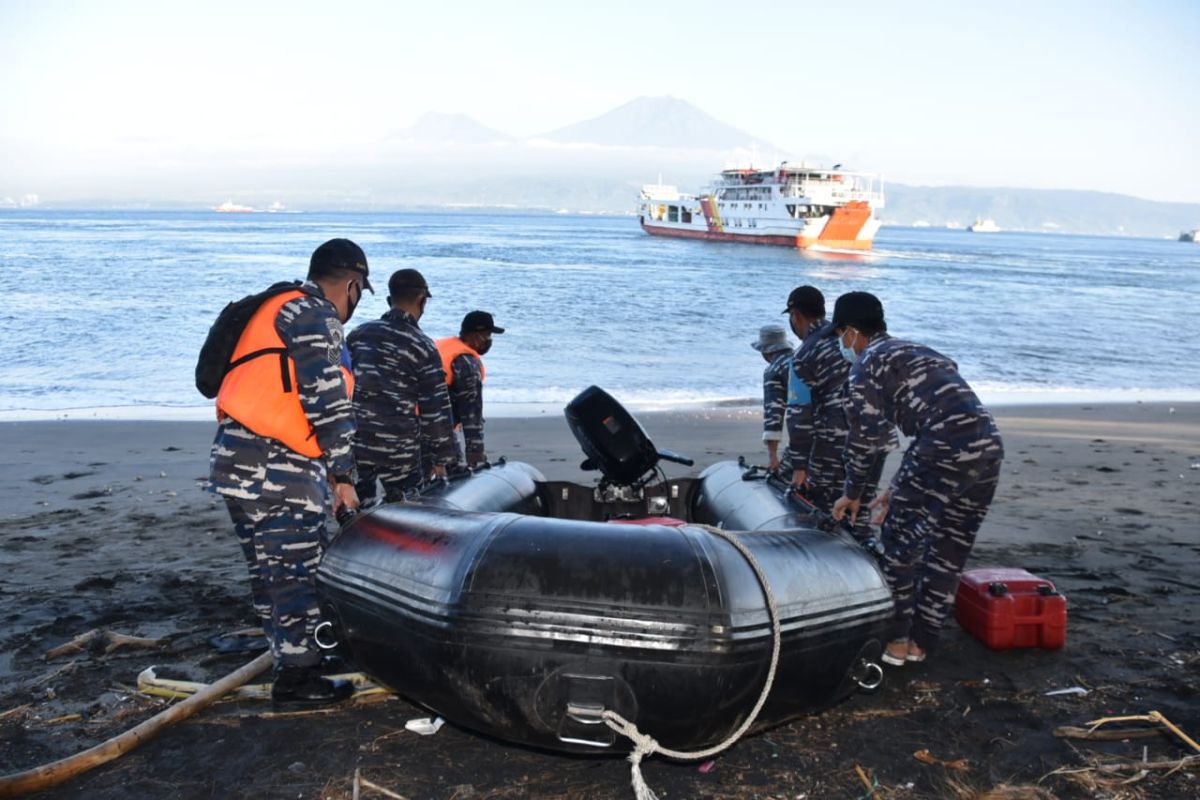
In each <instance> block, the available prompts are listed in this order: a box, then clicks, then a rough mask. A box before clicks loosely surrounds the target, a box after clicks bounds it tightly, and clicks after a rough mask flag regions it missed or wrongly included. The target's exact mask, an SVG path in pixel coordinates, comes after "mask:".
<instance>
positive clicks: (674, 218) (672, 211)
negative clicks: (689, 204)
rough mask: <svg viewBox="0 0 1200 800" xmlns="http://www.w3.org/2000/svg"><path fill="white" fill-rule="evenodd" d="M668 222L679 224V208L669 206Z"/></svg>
mask: <svg viewBox="0 0 1200 800" xmlns="http://www.w3.org/2000/svg"><path fill="white" fill-rule="evenodd" d="M667 222H679V206H667Z"/></svg>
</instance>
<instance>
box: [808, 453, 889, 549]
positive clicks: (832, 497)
mask: <svg viewBox="0 0 1200 800" xmlns="http://www.w3.org/2000/svg"><path fill="white" fill-rule="evenodd" d="M843 452H844V451H843V443H842V442H834V441H828V440H826V439H817V440H816V441H814V442H813V448H812V452H811V453H810V454H809V456H808V473H807V477H806V478H805V484H804V496H805V497H806V498H807V499H808V501H809V502H810V503H812V504H813V505H814V506H816V507H817V508H819V509H820V510H822V511H824V512H825V513H826V514H828V513H829V512H831V511H832V510H833V504H834V502H835V501H836V500H837V499H838V498H839V497H841V496H842V491H843V490H844V488H845V484H846V463H845V461H844V460H843ZM886 459H887V452H886V451H885V452H881V453H879V454H878V455H877V456H876V461H875V465H874V467H872V469H871V473H870V475H869V476H868V479H867V485H866V487H865V488H864V489H863V493H862V495H861V497H860V498H859V499H860V500H861V501H862V510H861V511H860V512H859V514H858V521H857V522H855V523H854V525H853V528H852V529H851V531H852V533H853V534H854V538H856V539H858V540H860V541H861V540H863V539H866V538H867V537H869V536H871V535H872V531H871V527H870V518H871V515H870V513H868V511H867V506H868V505H870V503H871V501H872V500H874V499H875V494H876V492H877V491H878V489H879V478H880V476H881V475H882V474H883V465H884V461H885V460H886Z"/></svg>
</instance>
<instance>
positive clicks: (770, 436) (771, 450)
mask: <svg viewBox="0 0 1200 800" xmlns="http://www.w3.org/2000/svg"><path fill="white" fill-rule="evenodd" d="M750 346H751V347H753V348H754V349H755V350H757V351H758V352H760V353H762V357H763V360H764V361H766V362H767V368H766V369H765V370H763V435H762V438H763V442H764V443H765V444H766V445H767V458H768V460H769V466H770V468H771V469H772V470H776V469H779V467H780V461H779V442H780V441H781V440H782V439H783V420H784V417H785V416H786V415H787V413H788V407H787V399H788V397H787V391H788V390H787V386H788V370H790V369H791V366H792V343H791V342H789V341H788V338H787V331H785V330H784V329H783V326H782V325H764V326H762V327H761V328H759V330H758V341H756V342H752V343H751V344H750Z"/></svg>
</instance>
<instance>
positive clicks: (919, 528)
mask: <svg viewBox="0 0 1200 800" xmlns="http://www.w3.org/2000/svg"><path fill="white" fill-rule="evenodd" d="M1000 463H1001V460H1000V459H999V458H997V457H995V456H994V455H991V454H989V455H987V456H986V457H985V458H980V459H978V460H974V461H959V462H956V463H942V462H930V461H927V460H925V459H916V458H911V457H909V456H907V455H906V456H905V457H904V462H903V463H902V464H901V465H900V472H899V473H898V474H897V476H896V479H895V480H893V481H892V484H893V485H894V486H895V487H896V490H895V493H894V494H893V495H892V498H891V503H890V504H889V507H888V513H887V517H886V518H885V519H884V521H883V535H882V543H883V546H884V557H883V564H882V566H883V573H884V576H885V577H886V578H887V582H888V586H889V588H890V589H891V590H892V597H893V599H894V600H895V603H896V605H895V616H894V617H893V620H892V631H891V635H890V637H889V639H890V640H895V639H912V640H913V641H915V642H916V643H917V644H918V645H919V646H920V647H922V648H926V649H927V648H930V647H933V646H934V645H936V644H937V641H938V638H939V637H940V636H941V632H942V625H943V624H944V623H945V620H946V617H947V616H948V615H949V613H950V608H951V607H952V605H953V603H954V595H955V592H956V591H957V589H958V577H959V575H960V574H961V573H962V570H963V565H964V564H966V562H967V556H968V555H970V553H971V548H972V547H973V546H974V544H975V534H976V533H978V531H979V526H980V525H981V524H982V523H983V518H984V516H985V515H986V514H987V510H988V506H989V505H991V502H992V498H993V497H994V496H995V494H996V485H997V483H998V482H999V480H1000Z"/></svg>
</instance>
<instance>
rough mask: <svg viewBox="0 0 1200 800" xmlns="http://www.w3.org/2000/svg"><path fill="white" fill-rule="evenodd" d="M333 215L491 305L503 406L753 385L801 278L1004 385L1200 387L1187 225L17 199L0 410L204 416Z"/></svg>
mask: <svg viewBox="0 0 1200 800" xmlns="http://www.w3.org/2000/svg"><path fill="white" fill-rule="evenodd" d="M335 236H346V237H349V238H351V239H354V240H355V241H357V242H358V243H359V244H360V245H362V246H363V248H364V249H365V251H366V253H367V256H368V259H369V260H370V264H371V269H372V272H373V276H374V277H375V283H376V285H377V286H381V287H382V286H385V285H386V278H387V275H389V274H390V273H391V272H392V271H393V270H396V269H400V268H403V267H415V268H417V269H419V270H421V271H422V272H423V273H424V274H425V276H426V278H427V279H428V280H429V282H430V285H431V288H432V291H433V295H434V296H433V299H432V300H431V301H430V304H429V307H428V309H427V311H426V315H425V318H424V319H423V320H422V327H423V328H424V329H425V330H426V332H428V333H429V334H430V335H431V336H434V337H435V338H436V337H438V336H444V335H448V334H452V333H455V332H457V330H458V323H459V321H460V320H461V318H462V316H463V314H464V313H466V312H467V311H469V310H471V309H474V308H482V309H485V310H488V311H491V312H493V313H494V314H495V316H496V320H497V323H498V324H499V325H501V326H503V327H505V328H507V332H506V333H505V334H504V335H502V336H497V337H496V341H495V344H494V346H493V348H492V352H491V353H489V354H488V356H487V364H488V383H487V388H486V392H485V394H486V400H487V413H489V414H493V415H499V414H506V413H509V414H511V413H528V412H530V411H531V410H535V409H542V410H545V409H551V408H557V407H561V405H562V404H564V403H565V402H566V401H568V400H569V399H570V398H571V397H573V396H574V394H575V393H576V392H577V391H579V390H580V389H582V388H583V387H585V386H587V385H589V384H593V383H595V384H599V385H600V386H603V387H604V388H606V389H607V390H608V391H609V392H611V393H613V394H614V395H615V396H617V397H618V398H619V399H621V400H623V401H624V402H626V403H628V404H630V405H632V406H635V407H663V406H667V407H670V406H678V405H684V404H696V403H698V404H711V403H714V402H719V401H725V400H734V399H739V398H752V397H757V396H758V395H759V393H760V391H761V383H760V380H761V373H762V367H763V362H762V360H761V357H760V356H759V355H758V354H757V353H756V352H755V351H753V350H752V349H751V348H750V342H751V341H753V340H754V339H755V336H756V333H757V330H758V328H759V326H760V325H764V324H767V323H772V322H783V321H784V320H785V317H783V316H782V315H781V314H780V313H779V312H780V311H781V309H782V308H783V306H784V302H785V299H786V297H787V293H788V291H789V290H790V289H791V288H792V287H794V286H797V285H800V284H804V283H811V284H814V285H816V286H818V287H819V288H821V290H822V291H823V292H824V293H825V295H826V297H827V298H828V302H829V308H830V310H831V311H832V307H833V300H834V298H836V297H837V295H839V294H841V293H842V292H847V291H852V290H866V291H870V292H873V293H875V294H876V295H878V296H879V297H880V298H881V299H882V301H883V303H884V308H885V310H886V314H887V318H888V324H889V327H890V330H891V332H892V333H893V335H896V336H900V337H903V338H909V339H914V340H917V341H920V342H923V343H926V344H928V345H930V346H932V347H934V348H936V349H937V350H940V351H941V352H943V353H944V354H946V355H948V356H950V357H952V358H954V359H955V360H956V361H957V362H958V364H959V367H960V369H961V371H962V373H963V374H964V376H965V377H966V378H967V380H968V381H969V382H970V383H971V384H972V385H973V386H974V387H976V389H977V390H978V391H979V392H980V394H981V395H982V396H983V397H984V398H985V400H988V401H989V402H1000V403H1012V402H1021V401H1037V402H1042V401H1046V400H1053V399H1055V398H1061V399H1076V398H1088V399H1097V400H1102V399H1115V400H1121V399H1162V398H1166V399H1180V400H1183V399H1200V364H1198V363H1197V349H1198V348H1197V345H1198V344H1200V324H1197V322H1196V314H1197V307H1198V304H1200V246H1196V245H1188V244H1185V243H1179V242H1173V241H1166V240H1162V241H1159V240H1149V239H1132V238H1107V237H1084V236H1061V235H1044V234H1043V235H1039V234H1020V233H998V234H971V233H967V232H965V231H952V230H939V229H932V228H925V229H907V228H889V227H885V228H883V230H881V231H880V234H879V237H878V239H877V240H876V246H875V250H874V251H873V252H871V253H870V254H868V255H865V256H863V255H848V254H838V253H824V254H822V253H812V252H802V251H795V250H788V249H784V248H775V247H762V246H755V245H743V244H717V243H706V242H695V241H687V240H673V239H663V238H658V237H651V236H647V235H645V234H644V233H642V232H641V231H640V230H639V228H638V226H637V223H636V220H635V219H634V218H632V217H588V216H569V215H553V214H546V215H534V214H496V213H465V212H464V213H302V214H261V213H259V214H214V213H212V212H208V211H200V212H190V211H189V212H184V211H179V212H141V211H37V210H23V211H0V292H2V294H0V296H2V297H3V298H4V302H3V306H2V307H0V332H2V334H3V341H4V342H5V344H6V345H7V347H6V353H5V357H4V358H3V359H0V418H8V419H13V418H28V417H50V418H53V417H57V416H88V415H95V414H102V415H107V416H113V415H116V416H120V415H126V416H135V417H136V416H162V415H167V416H171V415H176V416H194V417H197V418H205V417H207V416H208V415H209V414H211V409H210V404H209V401H206V400H204V398H202V397H201V396H200V395H199V394H198V393H197V392H196V390H195V388H194V386H193V383H192V370H193V367H194V364H195V356H196V352H197V350H198V348H199V347H200V344H201V342H202V341H203V339H204V336H205V334H206V332H207V330H208V327H209V325H210V324H211V323H212V320H213V319H214V318H215V316H216V314H217V312H218V311H219V310H220V309H221V307H222V306H223V305H224V304H225V303H226V302H227V301H229V300H232V299H235V298H237V297H241V296H242V295H245V294H249V293H251V292H255V291H258V290H260V289H261V288H263V287H265V286H267V285H268V284H270V283H271V282H274V281H276V280H283V279H290V278H297V277H302V276H303V274H304V271H305V269H306V267H307V261H308V256H309V254H310V253H311V252H312V250H313V248H314V247H315V246H316V245H318V244H320V243H321V242H322V241H324V240H326V239H328V238H332V237H335ZM385 294H386V290H384V291H382V292H380V293H379V294H377V295H375V296H371V295H367V296H366V298H365V299H364V300H363V302H362V304H361V305H360V306H359V309H358V311H357V313H356V316H355V319H354V320H353V321H352V322H351V327H353V325H354V324H356V323H360V322H362V321H364V320H367V319H371V318H374V317H377V316H379V315H380V314H382V313H383V312H384V311H385V310H386V304H385V301H384V295H385ZM97 409H102V410H103V411H97Z"/></svg>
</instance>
